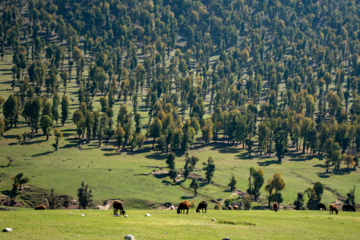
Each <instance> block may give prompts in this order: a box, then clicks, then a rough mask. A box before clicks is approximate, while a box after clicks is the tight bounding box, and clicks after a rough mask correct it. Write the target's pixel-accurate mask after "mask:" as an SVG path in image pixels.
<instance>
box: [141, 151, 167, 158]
mask: <svg viewBox="0 0 360 240" xmlns="http://www.w3.org/2000/svg"><path fill="white" fill-rule="evenodd" d="M145 157H146V158H148V159H154V160H165V158H166V155H163V154H162V153H157V152H155V153H152V154H149V155H146V156H145Z"/></svg>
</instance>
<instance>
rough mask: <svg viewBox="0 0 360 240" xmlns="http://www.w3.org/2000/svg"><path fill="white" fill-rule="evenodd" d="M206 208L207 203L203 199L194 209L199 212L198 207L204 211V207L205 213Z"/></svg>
mask: <svg viewBox="0 0 360 240" xmlns="http://www.w3.org/2000/svg"><path fill="white" fill-rule="evenodd" d="M206 208H207V203H206V202H205V201H202V202H201V203H199V205H198V207H197V209H196V212H197V213H199V212H200V209H201V212H204V209H205V213H206Z"/></svg>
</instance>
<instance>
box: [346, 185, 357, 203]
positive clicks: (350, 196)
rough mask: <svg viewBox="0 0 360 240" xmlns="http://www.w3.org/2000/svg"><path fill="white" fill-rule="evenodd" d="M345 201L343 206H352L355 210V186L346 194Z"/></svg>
mask: <svg viewBox="0 0 360 240" xmlns="http://www.w3.org/2000/svg"><path fill="white" fill-rule="evenodd" d="M346 195H347V199H346V200H345V204H352V205H353V206H354V207H355V208H356V202H355V186H354V188H353V189H352V190H350V192H348V193H347V194H346Z"/></svg>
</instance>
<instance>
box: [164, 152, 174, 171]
mask: <svg viewBox="0 0 360 240" xmlns="http://www.w3.org/2000/svg"><path fill="white" fill-rule="evenodd" d="M166 164H167V165H168V168H170V169H175V154H174V153H169V154H168V155H166Z"/></svg>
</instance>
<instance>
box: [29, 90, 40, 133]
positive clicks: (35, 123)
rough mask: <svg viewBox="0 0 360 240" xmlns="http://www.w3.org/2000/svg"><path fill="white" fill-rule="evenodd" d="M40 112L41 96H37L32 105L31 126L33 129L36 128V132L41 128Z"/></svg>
mask: <svg viewBox="0 0 360 240" xmlns="http://www.w3.org/2000/svg"><path fill="white" fill-rule="evenodd" d="M40 112H41V98H40V97H37V98H35V99H34V100H33V101H32V102H31V105H30V116H29V120H30V126H31V131H32V133H33V131H34V130H35V132H38V128H39V121H40Z"/></svg>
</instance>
